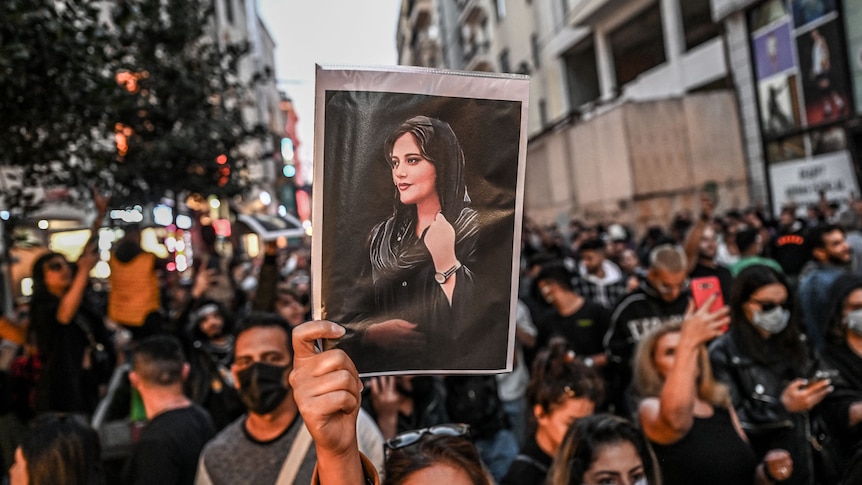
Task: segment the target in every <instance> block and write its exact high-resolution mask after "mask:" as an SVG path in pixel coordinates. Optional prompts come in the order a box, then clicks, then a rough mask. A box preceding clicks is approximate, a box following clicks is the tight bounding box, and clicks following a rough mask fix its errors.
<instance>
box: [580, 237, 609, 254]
mask: <svg viewBox="0 0 862 485" xmlns="http://www.w3.org/2000/svg"><path fill="white" fill-rule="evenodd" d="M605 249H606V247H605V242H604V241H602V240H601V239H599V238H593V239H587V240H586V241H584V242H583V243H581V247H580V250H581V252H584V251H601V252H602V253H604V252H605Z"/></svg>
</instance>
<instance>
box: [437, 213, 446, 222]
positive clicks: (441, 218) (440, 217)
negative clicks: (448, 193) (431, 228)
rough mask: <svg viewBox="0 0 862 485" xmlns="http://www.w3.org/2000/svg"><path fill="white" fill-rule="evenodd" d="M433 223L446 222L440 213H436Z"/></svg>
mask: <svg viewBox="0 0 862 485" xmlns="http://www.w3.org/2000/svg"><path fill="white" fill-rule="evenodd" d="M434 221H441V222H448V221H447V220H446V216H444V215H443V212H442V211H440V212H438V213H437V215H436V216H434Z"/></svg>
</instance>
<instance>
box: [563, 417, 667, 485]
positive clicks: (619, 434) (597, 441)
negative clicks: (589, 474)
mask: <svg viewBox="0 0 862 485" xmlns="http://www.w3.org/2000/svg"><path fill="white" fill-rule="evenodd" d="M620 443H631V444H632V446H634V448H635V451H637V454H638V456H640V458H641V461H642V462H643V471H644V475H645V476H646V479H647V483H648V484H649V485H660V484H661V479H660V478H659V473H658V466H657V465H656V460H655V455H654V454H653V451H652V448H651V447H650V446H649V443H648V442H647V440H646V438H645V437H644V435H643V433H642V432H641V431H640V430H639V429H637V428H636V427H635V425H633V424H632V423H630V422H629V421H626V420H625V419H623V418H621V417H619V416H613V415H610V414H594V415H592V416H586V417H583V418H580V419H578V420H576V421H575V422H574V423H572V425H571V426H569V429H568V431H566V435H565V436H564V437H563V442H562V443H561V444H560V449H559V451H557V456H556V457H555V458H554V464H553V465H552V466H551V470H550V471H549V472H548V483H550V484H552V485H569V484H572V483H583V480H584V473H586V471H587V470H589V469H590V466H592V464H593V462H594V461H595V460H596V457H597V456H596V455H597V454H598V453H599V451H600V450H601V449H602V448H604V447H606V446H612V445H615V444H620Z"/></svg>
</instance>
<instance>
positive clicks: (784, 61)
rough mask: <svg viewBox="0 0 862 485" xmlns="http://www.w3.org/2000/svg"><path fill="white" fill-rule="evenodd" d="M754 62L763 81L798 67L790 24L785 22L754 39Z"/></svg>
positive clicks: (758, 77)
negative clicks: (794, 55) (795, 60)
mask: <svg viewBox="0 0 862 485" xmlns="http://www.w3.org/2000/svg"><path fill="white" fill-rule="evenodd" d="M754 62H755V67H756V70H757V79H758V80H761V79H764V78H768V77H770V76H774V75H775V74H778V73H781V72H785V71H788V70H791V69H793V68H795V67H796V63H795V62H794V58H793V38H792V36H791V35H790V22H783V23H781V24H778V25H777V26H775V27H774V28H772V29H769V30H767V31H766V32H763V33H762V34H760V35H758V36H755V37H754Z"/></svg>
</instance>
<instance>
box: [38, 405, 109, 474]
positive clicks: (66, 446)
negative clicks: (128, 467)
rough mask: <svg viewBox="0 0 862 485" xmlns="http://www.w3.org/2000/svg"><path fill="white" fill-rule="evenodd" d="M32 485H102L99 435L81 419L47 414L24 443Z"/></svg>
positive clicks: (39, 419)
mask: <svg viewBox="0 0 862 485" xmlns="http://www.w3.org/2000/svg"><path fill="white" fill-rule="evenodd" d="M21 453H22V454H23V455H24V459H25V460H27V474H28V475H29V476H30V485H101V484H104V483H105V476H104V472H103V470H102V465H101V456H100V455H101V447H100V445H99V436H98V435H97V434H96V432H95V431H94V430H93V429H92V428H91V427H89V426H88V425H87V424H86V423H85V422H84V421H83V420H82V419H81V418H80V417H77V416H75V415H58V414H46V415H42V416H40V417H38V418H36V419H35V420H34V421H33V423H32V427H31V428H30V429H29V430H28V431H27V432H26V433H25V434H24V438H23V439H22V440H21Z"/></svg>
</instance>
